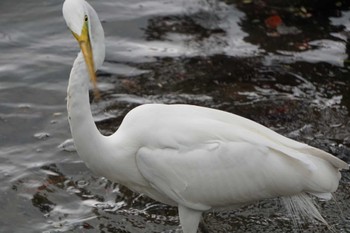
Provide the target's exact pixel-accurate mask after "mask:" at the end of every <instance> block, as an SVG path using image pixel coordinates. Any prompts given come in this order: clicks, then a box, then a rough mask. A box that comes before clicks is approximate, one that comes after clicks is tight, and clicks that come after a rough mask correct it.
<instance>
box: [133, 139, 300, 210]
mask: <svg viewBox="0 0 350 233" xmlns="http://www.w3.org/2000/svg"><path fill="white" fill-rule="evenodd" d="M136 163H137V166H138V169H139V171H140V172H141V174H142V175H143V176H144V177H145V179H146V180H148V182H149V183H150V185H152V186H153V187H154V189H156V190H157V191H158V192H159V193H161V194H163V195H166V196H167V197H169V198H171V199H172V200H174V201H175V202H177V203H179V204H181V205H183V206H186V207H188V208H191V209H197V210H203V211H204V210H208V209H211V208H220V207H223V206H227V205H232V206H235V205H238V206H239V205H241V204H246V203H250V202H252V201H256V200H261V199H265V198H271V197H275V196H280V195H290V194H293V193H298V192H300V191H301V190H302V188H303V184H302V180H303V179H302V178H301V176H302V175H303V174H305V171H304V167H305V166H304V165H302V164H301V163H297V165H295V161H294V159H292V158H289V157H283V156H281V155H280V152H277V151H273V150H271V149H269V148H268V147H265V146H257V145H253V144H250V143H247V142H223V141H207V142H205V143H202V144H197V145H192V146H191V147H183V148H148V147H143V148H141V149H140V150H139V151H138V153H137V157H136ZM292 165H294V166H292Z"/></svg>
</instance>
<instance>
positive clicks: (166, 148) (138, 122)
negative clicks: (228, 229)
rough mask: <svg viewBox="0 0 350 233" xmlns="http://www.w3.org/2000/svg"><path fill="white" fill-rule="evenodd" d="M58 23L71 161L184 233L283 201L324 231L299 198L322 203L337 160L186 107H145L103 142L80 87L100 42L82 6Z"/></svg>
mask: <svg viewBox="0 0 350 233" xmlns="http://www.w3.org/2000/svg"><path fill="white" fill-rule="evenodd" d="M63 16H64V19H65V21H66V23H67V25H68V27H69V29H70V30H71V32H72V33H73V35H74V37H75V38H76V39H77V40H78V42H79V45H80V47H81V52H80V53H79V54H78V56H77V58H76V60H75V61H74V64H73V68H72V70H71V73H70V78H69V85H68V97H67V100H68V103H67V109H68V116H69V124H70V129H71V133H72V136H73V139H74V143H75V146H76V149H77V152H78V154H79V156H80V157H81V159H82V160H83V161H84V162H85V163H86V165H87V167H88V168H90V169H91V170H92V171H94V172H95V173H96V174H98V175H101V176H104V177H106V178H108V179H110V180H112V181H115V182H118V183H120V184H122V185H125V186H127V187H128V188H130V189H131V190H133V191H135V192H139V193H143V194H146V195H147V196H149V197H151V198H153V199H155V200H157V201H160V202H163V203H166V204H169V205H173V206H177V207H178V211H179V217H180V224H181V225H182V229H183V232H184V233H195V232H197V229H198V224H199V222H200V219H201V215H202V213H203V212H205V211H209V210H219V209H223V208H224V209H226V208H238V207H241V206H243V205H247V204H250V203H253V202H256V201H259V200H263V199H269V198H275V197H284V198H285V200H286V201H285V202H286V203H290V205H291V206H292V208H293V209H296V210H298V211H299V212H300V213H301V214H304V215H311V218H313V219H317V220H320V221H322V222H325V221H324V219H323V218H322V216H321V215H320V214H319V212H318V210H317V208H316V207H315V206H314V204H313V203H312V201H311V200H310V198H309V196H308V195H310V194H311V195H313V196H316V197H320V198H323V199H330V198H331V193H332V192H335V191H336V189H337V187H338V184H339V180H340V177H341V175H340V172H339V170H341V169H348V168H349V165H348V164H347V163H345V162H343V161H342V160H340V159H338V158H336V157H334V156H332V155H330V154H328V153H327V152H324V151H322V150H319V149H316V148H314V147H311V146H308V145H305V144H303V143H299V142H296V141H294V140H291V139H288V138H286V137H284V136H281V135H279V134H277V133H276V132H274V131H272V130H270V129H268V128H266V127H264V126H262V125H260V124H258V123H256V122H254V121H251V120H248V119H246V118H243V117H240V116H237V115H234V114H231V113H228V112H224V111H220V110H215V109H211V108H205V107H199V106H193V105H166V104H145V105H142V106H139V107H136V108H134V109H133V110H132V111H130V112H129V113H128V114H127V115H126V116H125V118H124V120H123V122H122V124H121V125H120V127H119V129H118V130H117V132H115V133H114V134H112V135H111V136H103V135H102V134H100V132H99V131H98V129H97V127H96V125H95V123H94V120H93V117H92V114H91V110H90V103H89V94H88V90H89V77H90V79H91V81H92V82H93V83H94V85H95V90H96V76H95V71H96V69H97V68H99V67H100V66H101V65H102V63H103V61H104V57H105V42H104V32H103V28H102V25H101V23H100V20H99V18H98V16H97V14H96V12H95V10H94V9H93V8H92V7H91V6H90V5H89V4H88V3H87V2H86V1H85V0H65V2H64V4H63Z"/></svg>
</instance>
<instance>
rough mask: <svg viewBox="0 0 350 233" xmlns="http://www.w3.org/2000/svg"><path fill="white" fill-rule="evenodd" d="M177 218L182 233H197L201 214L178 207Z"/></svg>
mask: <svg viewBox="0 0 350 233" xmlns="http://www.w3.org/2000/svg"><path fill="white" fill-rule="evenodd" d="M178 210H179V217H180V223H181V226H182V231H183V233H197V229H198V224H199V221H200V220H201V217H202V212H201V211H198V210H194V209H190V208H187V207H185V206H182V205H179V207H178Z"/></svg>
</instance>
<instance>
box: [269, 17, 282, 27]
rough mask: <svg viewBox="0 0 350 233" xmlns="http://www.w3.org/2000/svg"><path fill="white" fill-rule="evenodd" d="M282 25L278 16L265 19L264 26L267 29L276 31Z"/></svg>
mask: <svg viewBox="0 0 350 233" xmlns="http://www.w3.org/2000/svg"><path fill="white" fill-rule="evenodd" d="M281 24H282V19H281V17H279V16H278V15H273V16H270V17H268V18H267V19H265V25H266V26H267V27H269V28H273V29H276V28H277V27H278V26H279V25H281Z"/></svg>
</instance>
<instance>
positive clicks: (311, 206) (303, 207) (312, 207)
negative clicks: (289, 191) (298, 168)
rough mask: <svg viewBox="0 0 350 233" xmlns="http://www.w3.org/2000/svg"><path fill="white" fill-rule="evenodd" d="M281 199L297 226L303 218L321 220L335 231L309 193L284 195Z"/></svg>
mask: <svg viewBox="0 0 350 233" xmlns="http://www.w3.org/2000/svg"><path fill="white" fill-rule="evenodd" d="M281 199H282V203H283V204H284V206H285V207H286V209H287V211H288V212H289V214H290V215H291V216H292V220H293V223H294V224H295V225H296V226H299V225H300V223H301V221H302V220H310V221H312V222H314V221H319V222H322V223H323V224H325V225H326V226H327V228H328V229H329V230H331V231H333V230H332V228H331V227H330V226H329V225H328V223H327V221H326V220H325V219H324V218H323V217H322V215H321V214H320V212H319V211H318V209H317V207H316V203H315V202H314V201H313V199H312V198H311V197H310V196H309V195H308V194H306V193H300V194H297V195H294V196H287V197H282V198H281Z"/></svg>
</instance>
